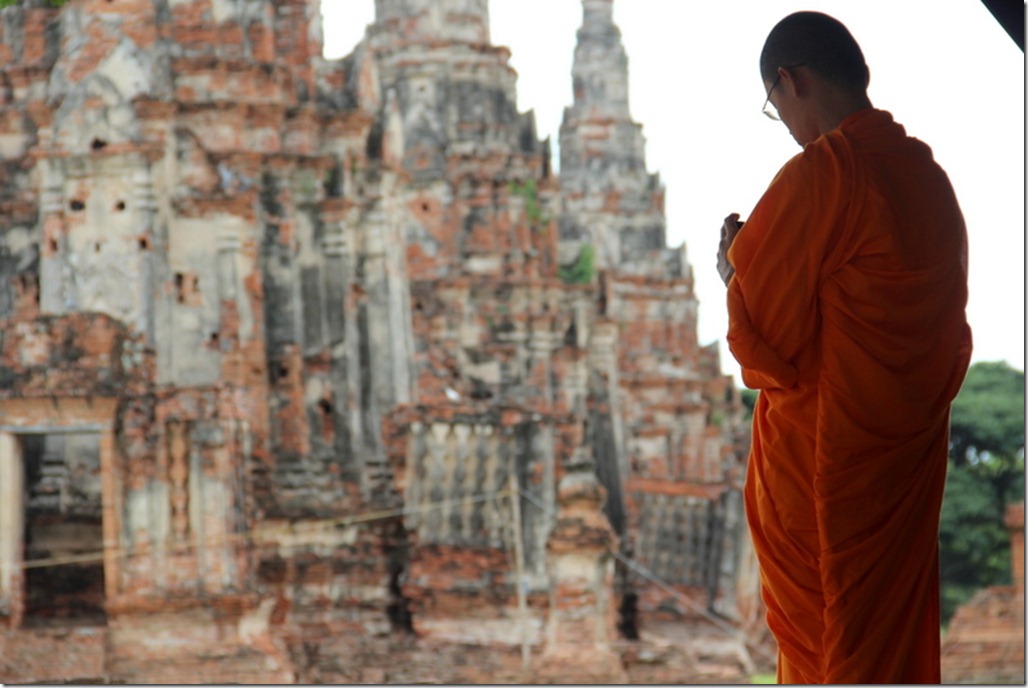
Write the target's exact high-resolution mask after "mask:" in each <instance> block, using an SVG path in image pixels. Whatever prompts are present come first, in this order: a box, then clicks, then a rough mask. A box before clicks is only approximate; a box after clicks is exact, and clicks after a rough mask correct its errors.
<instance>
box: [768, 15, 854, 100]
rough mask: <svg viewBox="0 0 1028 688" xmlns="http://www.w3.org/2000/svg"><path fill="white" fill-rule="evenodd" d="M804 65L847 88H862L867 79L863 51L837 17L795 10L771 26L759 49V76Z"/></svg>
mask: <svg viewBox="0 0 1028 688" xmlns="http://www.w3.org/2000/svg"><path fill="white" fill-rule="evenodd" d="M798 65H805V66H806V67H808V68H810V69H812V70H813V71H815V72H817V73H818V74H820V75H821V76H822V77H824V78H825V79H827V80H828V81H830V82H832V83H834V84H836V85H837V86H840V87H841V88H843V89H846V90H847V91H852V92H860V93H862V92H864V91H865V90H866V89H867V84H868V81H869V79H870V73H869V72H868V69H867V64H866V63H865V62H864V53H863V52H862V51H861V50H860V46H859V45H857V42H856V40H854V38H853V36H852V35H851V34H850V32H849V30H848V29H847V28H846V27H845V26H844V25H843V24H842V22H840V21H839V20H838V19H834V18H832V17H829V16H828V15H827V14H822V13H820V12H796V13H795V14H790V15H789V16H788V17H786V18H785V19H783V20H782V21H780V22H778V24H776V25H775V28H773V29H771V33H770V34H768V36H767V40H766V41H765V42H764V49H763V50H762V51H761V52H760V76H761V77H762V78H763V79H764V81H765V82H766V83H772V82H774V80H775V77H776V74H777V72H778V68H779V67H794V66H798Z"/></svg>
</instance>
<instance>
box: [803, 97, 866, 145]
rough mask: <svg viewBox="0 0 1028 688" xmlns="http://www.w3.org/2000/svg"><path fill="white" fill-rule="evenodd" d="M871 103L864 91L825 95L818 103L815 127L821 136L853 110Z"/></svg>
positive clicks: (864, 107)
mask: <svg viewBox="0 0 1028 688" xmlns="http://www.w3.org/2000/svg"><path fill="white" fill-rule="evenodd" d="M870 107H874V106H873V105H871V100H870V99H869V98H868V97H867V94H866V93H861V94H846V93H834V94H831V96H830V97H826V98H824V99H823V100H822V102H821V103H820V108H819V110H818V116H817V129H818V132H819V133H820V134H821V135H822V136H823V135H825V134H827V133H828V132H830V131H833V130H835V129H837V128H838V127H839V125H840V124H842V121H843V120H844V119H846V118H847V117H849V116H850V115H852V114H853V113H855V112H860V111H861V110H866V109H868V108H870Z"/></svg>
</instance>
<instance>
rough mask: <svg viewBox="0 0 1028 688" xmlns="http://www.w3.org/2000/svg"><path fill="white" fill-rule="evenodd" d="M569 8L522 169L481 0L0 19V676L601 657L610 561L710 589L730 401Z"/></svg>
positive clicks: (614, 62)
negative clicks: (355, 17)
mask: <svg viewBox="0 0 1028 688" xmlns="http://www.w3.org/2000/svg"><path fill="white" fill-rule="evenodd" d="M583 9H584V13H583V26H582V29H581V31H579V46H578V49H577V50H576V58H575V66H574V77H575V93H574V104H573V106H572V107H571V108H569V109H568V111H567V113H566V116H565V121H564V124H563V126H562V129H561V141H562V150H563V153H562V155H563V161H564V162H563V168H564V169H563V170H562V173H561V178H560V179H558V178H557V177H556V176H555V175H553V174H551V171H550V164H549V150H548V145H547V143H546V142H544V141H539V140H538V138H537V135H536V132H535V124H534V118H533V116H532V114H531V113H519V112H518V111H517V108H516V93H515V83H516V74H515V73H514V71H513V69H512V68H511V67H510V65H509V57H510V53H509V51H508V50H507V49H506V48H503V47H497V46H493V45H491V44H490V41H489V15H488V4H487V0H377V1H376V18H375V22H374V23H373V24H372V25H371V26H370V27H369V29H368V32H367V35H366V37H365V40H364V41H362V43H361V44H360V45H359V46H358V48H357V49H356V50H355V52H354V53H353V54H352V55H350V56H348V57H347V58H344V59H343V60H338V61H325V60H322V59H321V57H320V52H321V45H320V43H321V26H320V15H319V12H318V0H175V1H173V2H169V1H167V0H118V2H109V1H108V0H69V2H68V3H67V4H65V5H64V6H63V7H62V8H61V9H59V10H58V9H55V8H53V7H50V6H49V4H47V3H45V2H44V1H43V0H31V1H28V2H25V3H19V4H18V5H17V6H14V7H9V8H7V9H4V10H3V11H2V13H0V17H2V19H3V21H0V32H2V33H0V83H3V84H4V85H5V86H4V87H3V88H0V181H2V182H3V184H2V185H0V187H2V191H0V210H2V211H3V212H0V332H2V336H0V657H3V658H4V659H5V662H0V665H2V668H0V672H7V673H0V681H3V680H7V679H9V680H11V681H45V680H48V679H49V680H52V681H72V682H75V681H78V680H83V681H88V682H97V681H100V680H104V681H120V682H130V683H135V682H137V683H146V682H168V683H191V682H212V683H218V682H246V683H257V682H260V681H261V680H268V679H270V680H274V681H276V682H289V681H294V680H295V681H301V682H312V683H313V682H325V683H355V682H366V683H385V682H399V683H412V682H417V681H438V682H442V683H481V682H533V679H535V678H540V677H542V678H545V677H547V676H548V675H547V674H545V673H543V674H540V675H536V674H533V673H532V672H531V670H530V669H528V670H526V668H525V666H524V664H522V661H523V659H522V658H527V659H529V660H531V659H532V658H533V657H538V658H540V659H543V658H544V659H545V662H543V663H541V664H537V665H536V668H537V669H540V670H542V667H543V666H544V665H545V666H547V667H549V670H551V671H556V672H557V673H556V674H555V676H556V677H557V678H560V676H562V675H565V676H566V675H570V674H567V673H566V672H568V671H571V670H572V669H574V672H576V673H575V675H577V676H581V677H588V678H589V679H590V680H596V681H600V682H604V680H605V679H606V680H621V679H623V678H625V676H626V675H627V676H628V678H630V679H631V678H632V675H631V672H630V671H628V669H627V668H626V667H625V666H624V663H623V658H622V654H621V650H620V649H619V646H618V644H617V643H616V642H615V639H616V630H615V629H616V627H617V625H618V619H617V613H618V610H621V611H622V612H623V613H622V619H621V626H622V627H623V628H630V627H632V626H633V625H634V624H636V623H641V624H642V625H643V626H644V627H645V624H646V623H648V622H649V621H650V620H653V619H656V618H658V617H659V616H660V614H661V613H663V612H662V611H661V610H666V609H673V608H674V607H675V605H676V604H677V602H676V599H677V598H675V599H672V598H669V597H668V596H667V594H666V590H667V588H666V587H664V588H659V589H658V588H656V587H652V586H649V587H647V584H645V583H643V582H642V581H641V580H635V579H629V578H628V577H626V576H624V575H623V574H624V571H623V570H622V571H621V574H620V575H618V576H616V575H615V566H614V560H615V559H616V558H617V557H618V556H621V555H625V554H627V555H631V556H632V557H634V558H635V559H636V560H637V561H638V562H640V563H641V564H643V565H645V566H647V567H648V568H650V569H651V570H652V571H653V572H654V573H655V574H656V575H658V576H660V577H661V578H663V579H664V580H665V581H666V582H667V583H668V584H669V585H672V586H675V587H676V588H678V589H680V591H682V592H683V593H688V594H689V595H691V596H693V597H695V598H698V599H702V600H704V602H705V603H708V604H710V605H722V607H723V608H724V609H726V610H728V611H730V609H728V607H730V605H729V604H728V603H729V602H730V601H731V580H732V578H733V571H734V569H733V566H734V564H733V562H734V559H733V556H732V548H733V547H734V546H735V543H736V542H737V535H738V533H737V532H736V531H734V530H733V528H734V527H735V526H734V525H733V523H734V522H733V520H732V519H733V518H735V517H737V516H738V509H737V507H738V504H737V501H735V500H736V498H737V496H738V487H739V486H738V480H737V479H738V469H739V464H738V459H737V457H738V456H739V454H738V453H737V452H736V444H737V441H738V439H739V437H738V428H739V427H740V425H739V420H740V419H739V411H740V408H741V407H740V404H739V401H738V399H737V397H736V396H735V395H734V392H733V391H732V388H731V383H730V380H728V379H727V378H725V377H724V376H722V375H720V373H719V371H718V370H717V358H716V350H715V349H714V348H713V347H708V348H701V347H699V346H698V344H697V342H696V331H695V319H696V300H695V297H694V295H693V291H692V279H691V274H690V271H689V267H688V264H687V263H686V262H685V257H684V252H683V251H682V250H681V249H678V250H672V249H668V248H667V247H666V246H665V245H664V242H665V220H664V215H663V208H662V204H663V201H662V198H663V189H662V187H661V185H660V183H659V179H658V178H657V177H656V175H651V174H650V173H649V172H647V170H646V164H645V156H644V150H643V139H642V134H641V128H640V125H639V124H637V123H635V122H634V121H633V120H632V119H631V116H630V112H629V108H628V97H627V92H628V91H627V79H628V73H627V61H626V58H625V53H624V49H623V47H622V46H621V42H620V37H619V32H618V29H617V27H616V26H615V24H614V23H613V14H612V4H611V0H584V2H583ZM589 253H592V255H593V256H594V257H595V260H592V261H590V260H587V259H586V256H587V254H589ZM515 505H516V506H517V508H515ZM515 514H516V515H515ZM615 580H617V581H618V583H617V584H616V585H615V583H614V581H615ZM76 586H77V587H76ZM672 597H673V596H672ZM633 599H638V600H639V604H638V605H637V606H633V604H632V602H631V600H633ZM51 601H52V604H51ZM679 612H680V613H686V612H688V610H679ZM54 627H56V630H55V629H54ZM512 628H516V629H517V632H516V633H512V632H511V629H512ZM169 629H170V630H169ZM412 632H413V635H412ZM630 634H631V633H629V635H630ZM58 638H59V639H60V640H59V642H60V656H61V657H62V658H65V660H66V661H62V662H52V661H49V660H50V658H51V657H52V655H53V654H54V652H53V648H54V644H55V643H56V642H58V640H55V639H58ZM569 655H570V657H568V656H569ZM597 672H599V673H597ZM553 676H554V675H549V677H550V678H553ZM647 676H651V677H656V675H655V674H647Z"/></svg>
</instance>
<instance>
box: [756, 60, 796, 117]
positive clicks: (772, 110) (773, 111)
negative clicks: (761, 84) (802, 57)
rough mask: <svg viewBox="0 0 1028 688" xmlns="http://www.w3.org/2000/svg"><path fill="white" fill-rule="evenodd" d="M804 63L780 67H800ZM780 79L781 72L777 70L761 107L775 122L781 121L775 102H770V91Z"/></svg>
mask: <svg viewBox="0 0 1028 688" xmlns="http://www.w3.org/2000/svg"><path fill="white" fill-rule="evenodd" d="M804 64H806V63H805V62H800V63H799V64H794V65H789V66H788V67H782V68H781V69H793V68H795V67H802V66H803V65H804ZM781 79H782V73H781V72H779V73H778V75H777V76H776V77H775V81H774V83H773V84H771V88H769V89H768V91H767V99H766V100H765V101H764V107H763V108H761V110H762V112H763V113H764V114H765V115H767V116H768V118H769V119H773V120H774V121H776V122H781V121H782V116H781V115H779V114H778V108H776V107H775V104H774V103H772V102H771V92H772V91H774V90H775V86H777V85H778V82H779V81H781Z"/></svg>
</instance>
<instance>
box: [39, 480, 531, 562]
mask: <svg viewBox="0 0 1028 688" xmlns="http://www.w3.org/2000/svg"><path fill="white" fill-rule="evenodd" d="M511 494H513V493H512V492H511V490H510V488H503V489H501V490H495V491H492V492H488V493H481V494H477V495H469V496H464V497H451V498H449V499H441V500H438V501H435V502H428V503H425V504H420V505H417V506H414V507H410V506H404V507H398V508H395V509H377V510H374V511H367V512H363V513H360V514H351V515H348V516H340V517H338V518H331V519H325V520H319V521H317V522H301V523H298V524H295V525H292V527H291V528H290V530H289V531H287V532H286V533H285V534H287V535H289V536H290V542H291V543H293V544H309V543H311V542H316V541H317V540H316V539H313V538H312V536H316V535H320V534H323V533H325V532H327V531H331V530H334V529H338V528H345V527H347V526H352V525H358V524H361V523H371V522H374V521H385V520H388V519H391V518H396V517H398V516H406V515H408V514H419V513H424V512H428V511H433V510H437V509H444V508H446V507H450V506H455V505H458V504H460V505H463V504H474V503H478V502H486V501H493V500H498V499H502V498H504V497H509V496H510V495H511ZM260 534H261V530H260V529H252V528H251V529H249V530H243V531H239V532H238V533H229V534H227V535H224V536H221V537H217V538H211V539H208V540H204V541H203V542H202V543H196V542H171V543H164V544H163V545H161V546H150V547H147V548H145V549H141V550H140V551H131V550H129V549H127V548H125V547H116V548H111V549H113V550H114V556H115V557H117V558H119V559H127V558H129V557H133V556H150V555H153V554H157V553H161V552H168V551H172V550H177V551H181V550H184V549H185V550H189V549H198V548H199V547H201V546H205V547H207V546H219V545H226V544H232V543H234V542H245V541H247V540H248V539H250V541H251V542H253V540H252V538H254V536H256V535H260ZM279 534H281V533H272V534H271V535H279ZM305 536H306V537H308V538H312V539H309V540H305V539H304V537H305ZM254 544H256V545H258V546H262V545H263V544H265V541H264V539H263V538H262V539H261V540H260V541H257V542H254ZM104 558H105V550H99V551H94V552H84V553H82V554H69V555H65V556H61V557H47V558H45V559H31V560H29V561H23V562H21V563H20V566H19V568H22V569H41V568H49V567H52V566H65V565H68V564H84V563H95V562H101V561H104Z"/></svg>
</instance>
